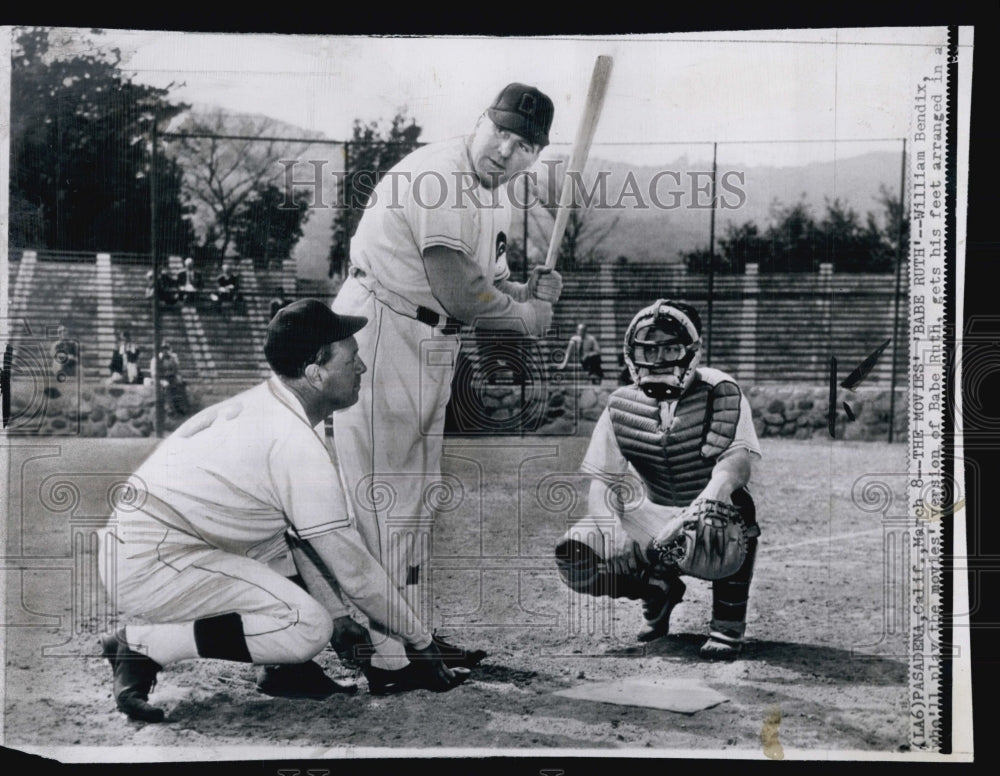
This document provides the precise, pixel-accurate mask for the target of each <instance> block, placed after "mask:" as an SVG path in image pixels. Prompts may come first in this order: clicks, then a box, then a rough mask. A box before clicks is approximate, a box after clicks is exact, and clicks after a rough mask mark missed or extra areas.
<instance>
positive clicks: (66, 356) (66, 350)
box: [51, 326, 79, 382]
mask: <svg viewBox="0 0 1000 776" xmlns="http://www.w3.org/2000/svg"><path fill="white" fill-rule="evenodd" d="M56 337H57V338H58V339H56V341H55V342H53V343H52V348H51V352H52V371H53V373H54V374H55V376H56V379H57V380H58V381H59V382H62V381H63V380H65V379H67V378H70V377H75V376H76V366H77V361H78V359H79V352H78V350H77V344H76V341H75V340H71V339H69V336H68V332H67V330H66V327H65V326H60V327H59V328H58V329H57V330H56Z"/></svg>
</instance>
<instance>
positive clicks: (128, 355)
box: [108, 327, 142, 385]
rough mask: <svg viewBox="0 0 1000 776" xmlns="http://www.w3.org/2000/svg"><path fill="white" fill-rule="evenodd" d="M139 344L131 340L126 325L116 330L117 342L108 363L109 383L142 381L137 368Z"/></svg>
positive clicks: (129, 331) (140, 371) (140, 373)
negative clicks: (118, 330)
mask: <svg viewBox="0 0 1000 776" xmlns="http://www.w3.org/2000/svg"><path fill="white" fill-rule="evenodd" d="M139 350H140V348H139V346H138V345H136V344H135V343H134V342H132V332H131V330H130V329H129V328H128V327H125V328H123V329H122V330H121V331H120V332H118V344H117V345H116V346H115V350H114V352H113V353H112V354H111V361H110V362H109V363H108V371H109V372H110V373H111V374H110V376H109V377H108V382H109V383H128V384H132V385H134V384H138V383H141V382H142V370H141V369H139Z"/></svg>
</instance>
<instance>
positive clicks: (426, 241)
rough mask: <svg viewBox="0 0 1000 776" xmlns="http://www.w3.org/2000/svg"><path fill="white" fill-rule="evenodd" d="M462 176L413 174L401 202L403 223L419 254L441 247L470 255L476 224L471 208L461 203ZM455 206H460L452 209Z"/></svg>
mask: <svg viewBox="0 0 1000 776" xmlns="http://www.w3.org/2000/svg"><path fill="white" fill-rule="evenodd" d="M464 175H466V173H461V172H455V171H445V172H437V171H434V170H422V171H420V172H418V173H416V174H415V175H414V178H413V180H412V182H411V183H410V190H409V195H408V196H407V197H406V199H405V200H404V203H403V209H404V213H405V215H406V221H407V223H408V224H409V226H410V230H411V232H412V233H413V240H414V242H415V243H416V245H417V247H418V248H419V249H420V253H423V252H424V251H426V250H427V249H428V248H433V247H435V246H442V247H445V248H450V249H451V250H453V251H459V252H460V253H463V254H465V255H466V256H470V255H472V254H473V253H474V252H475V246H476V243H477V242H478V231H479V224H478V222H477V220H476V218H475V209H474V206H473V205H471V204H469V203H464V204H462V203H461V202H460V198H461V186H462V185H470V184H469V181H464V180H463V176H464ZM456 205H461V206H458V207H456Z"/></svg>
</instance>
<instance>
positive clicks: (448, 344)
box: [333, 138, 520, 668]
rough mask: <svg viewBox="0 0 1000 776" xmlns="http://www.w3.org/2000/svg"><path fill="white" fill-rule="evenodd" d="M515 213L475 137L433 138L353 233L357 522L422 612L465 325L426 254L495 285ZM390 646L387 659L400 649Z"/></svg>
mask: <svg viewBox="0 0 1000 776" xmlns="http://www.w3.org/2000/svg"><path fill="white" fill-rule="evenodd" d="M510 216H511V207H510V204H509V202H508V200H507V198H506V190H505V187H499V188H498V189H495V190H489V189H485V188H483V187H482V186H480V185H479V181H478V179H477V177H476V175H475V173H474V172H473V168H472V165H471V163H470V160H469V156H468V152H467V150H466V145H465V138H455V139H453V140H449V141H445V142H442V143H437V144H433V145H428V146H424V147H423V148H420V149H418V150H416V151H414V152H413V153H411V154H410V155H409V156H407V157H406V158H404V159H403V160H402V161H401V162H400V163H399V164H398V165H397V166H396V167H395V168H393V170H392V171H391V172H390V173H389V174H388V175H387V177H385V178H384V179H383V180H382V181H381V182H380V184H379V185H378V186H377V187H376V188H375V190H374V194H373V197H372V201H371V202H370V203H369V207H368V209H366V211H365V213H364V215H363V217H362V218H361V222H360V224H359V226H358V229H357V232H356V234H355V235H354V237H353V238H352V240H351V265H352V266H351V277H349V278H348V279H347V280H346V281H345V283H344V285H343V287H342V288H341V290H340V292H339V293H338V294H337V298H336V299H335V300H334V303H333V309H334V311H336V312H337V313H339V314H346V315H363V316H365V317H367V318H368V321H369V323H368V325H367V326H366V327H365V328H363V329H362V330H361V331H360V332H358V333H357V335H356V339H357V342H358V348H359V353H360V356H361V358H362V359H363V360H364V362H365V363H366V364H367V365H368V371H367V372H366V373H365V374H364V375H363V376H362V381H363V382H362V387H361V397H360V400H359V401H358V403H357V404H355V405H354V406H352V407H350V408H347V409H344V410H341V411H339V412H335V413H334V438H335V440H336V444H337V449H338V451H339V456H340V461H341V465H342V468H343V473H344V478H345V482H346V483H347V486H348V491H349V493H350V495H351V497H352V500H353V502H354V505H355V510H356V513H357V517H358V529H359V531H360V532H361V535H362V536H364V537H365V540H366V542H367V544H368V547H369V549H370V550H371V551H372V553H373V554H375V555H376V557H379V558H380V559H381V560H382V562H383V564H384V565H385V566H386V568H387V569H388V571H389V573H390V575H391V576H392V577H393V579H395V580H396V581H397V583H398V584H399V585H400V588H401V589H404V588H405V589H407V591H408V592H407V595H408V596H409V597H410V600H411V603H412V604H413V605H414V608H415V609H416V610H417V611H418V613H421V614H425V613H426V612H427V611H428V610H429V602H428V600H426V598H427V596H428V592H427V588H426V586H425V585H424V584H423V583H425V582H426V581H427V579H426V577H427V568H426V563H427V561H428V559H429V555H430V546H429V542H430V526H431V520H432V515H431V513H430V509H429V507H428V505H427V504H426V503H425V502H424V496H423V494H424V492H425V489H426V487H427V485H428V484H429V483H432V482H434V481H435V480H437V479H438V478H439V475H440V461H441V445H442V435H443V431H444V419H445V408H446V406H447V404H448V400H449V398H450V396H451V381H452V375H453V372H454V365H455V361H456V358H457V356H458V351H459V338H458V335H457V333H452V332H449V333H444V332H443V331H442V326H441V324H445V323H446V320H447V311H446V310H445V309H444V308H443V307H442V305H441V303H440V302H439V301H438V299H437V297H436V296H435V294H434V291H433V289H432V288H431V286H430V283H429V281H428V276H427V272H426V270H425V267H424V258H423V254H424V252H425V251H426V250H427V249H428V248H432V247H436V246H442V247H445V248H449V249H451V250H454V251H456V252H458V253H459V254H461V256H462V258H461V260H462V261H467V262H472V263H473V264H474V265H475V269H476V270H477V271H478V272H479V273H480V274H481V275H482V276H483V277H485V278H486V279H488V280H489V281H490V284H491V285H492V283H495V282H498V281H502V280H506V279H507V278H508V277H509V275H510V270H509V269H508V267H507V260H506V255H505V253H506V247H507V233H508V231H509V228H510V226H509V225H510ZM466 269H468V268H466ZM457 282H462V281H460V280H459V276H458V274H457V273H456V283H457ZM519 301H520V300H519ZM428 313H430V315H428ZM418 316H420V318H423V320H419V319H418ZM434 317H439V325H437V326H434V325H431V324H432V323H433V318H434ZM465 323H467V324H468V323H472V322H471V321H465ZM418 569H419V570H418ZM407 581H409V585H407ZM425 621H428V622H429V619H425ZM381 654H383V655H384V656H385V657H386V658H388V657H389V656H390V655H391V654H392V652H391V647H390V646H387V647H386V650H385V651H384V652H382V653H381ZM395 654H397V655H398V654H399V653H398V650H397V651H396V653H395ZM401 664H405V661H403V660H399V661H396V662H392V663H388V662H387V663H386V664H385V665H386V666H388V667H392V668H397V667H400V665H401Z"/></svg>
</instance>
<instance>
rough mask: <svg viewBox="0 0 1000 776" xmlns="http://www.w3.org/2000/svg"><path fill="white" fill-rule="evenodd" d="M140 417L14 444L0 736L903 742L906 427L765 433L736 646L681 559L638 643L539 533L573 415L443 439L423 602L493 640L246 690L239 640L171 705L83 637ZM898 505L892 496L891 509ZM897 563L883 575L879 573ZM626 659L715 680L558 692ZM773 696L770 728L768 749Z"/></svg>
mask: <svg viewBox="0 0 1000 776" xmlns="http://www.w3.org/2000/svg"><path fill="white" fill-rule="evenodd" d="M150 445H151V443H150V441H149V440H103V439H102V440H60V441H55V440H53V441H52V442H49V441H46V440H38V441H37V442H34V441H33V442H31V443H29V444H28V445H25V446H20V447H18V448H17V449H16V450H15V452H14V454H13V460H12V464H13V465H12V467H11V470H10V471H11V481H10V482H9V483H8V485H9V487H8V492H9V493H10V495H11V498H10V500H9V509H8V523H7V555H8V562H7V569H8V572H7V576H6V581H7V591H6V592H7V596H6V611H5V617H6V619H5V624H6V625H7V626H8V627H7V628H6V629H5V633H6V639H7V644H6V664H5V687H4V690H5V698H4V700H5V720H4V724H5V730H4V743H5V745H6V746H8V747H11V748H16V749H22V750H28V751H33V752H40V753H45V754H47V755H49V756H54V757H57V758H58V759H63V760H73V761H80V760H84V761H102V760H132V759H139V760H173V759H206V757H205V755H206V753H208V752H211V753H212V759H219V758H221V759H226V758H228V759H260V758H271V757H295V756H303V753H304V752H305V753H307V754H306V755H305V756H310V757H316V756H320V757H322V756H326V757H345V756H372V755H373V754H374V755H390V756H394V755H395V756H401V755H403V754H406V753H412V752H414V751H415V750H419V751H417V752H416V753H419V754H444V753H449V752H454V751H456V750H461V752H462V753H466V754H467V753H472V752H474V753H477V754H483V753H505V754H537V753H540V752H545V751H551V750H559V751H561V752H564V753H568V754H585V753H591V754H593V753H595V752H596V753H599V754H608V755H614V754H618V755H621V754H626V753H630V752H634V753H636V754H640V755H658V756H665V755H676V756H712V755H720V754H722V755H724V756H744V757H754V758H762V757H765V756H770V757H776V756H777V753H780V754H782V756H784V757H785V758H789V759H791V758H818V759H823V758H829V757H833V758H838V757H845V758H846V757H848V756H849V753H850V752H856V751H857V752H869V753H871V752H885V753H900V752H905V751H906V749H907V724H906V723H907V713H908V707H907V705H906V698H907V663H906V654H905V643H906V642H905V637H904V636H905V622H903V621H901V619H900V618H901V616H902V615H901V609H900V607H899V606H898V603H899V602H898V600H897V597H898V596H897V592H898V591H897V590H896V589H897V587H898V586H897V585H896V584H895V580H894V577H893V573H894V570H895V569H896V568H897V567H898V558H896V557H895V556H894V555H892V554H891V553H889V554H887V552H886V550H885V547H886V546H887V540H886V537H885V526H884V524H883V519H884V517H886V516H888V517H892V516H893V514H899V513H900V512H902V513H904V514H905V498H904V497H905V492H904V488H905V482H906V478H905V471H906V459H905V455H906V449H905V447H904V446H902V445H887V444H883V443H863V442H843V441H826V440H823V441H817V440H812V441H777V440H771V439H764V440H762V448H763V451H764V458H763V460H762V461H761V462H760V463H759V466H758V468H757V470H756V471H755V475H754V480H753V483H752V486H751V487H752V491H753V494H754V497H755V499H756V502H757V508H758V519H759V521H760V524H761V527H762V531H763V533H762V536H761V540H760V542H761V543H760V551H759V554H758V562H757V571H756V575H755V577H754V581H753V585H752V588H751V600H750V615H749V625H748V631H747V637H748V643H747V645H746V649H745V650H744V653H743V655H742V656H741V658H740V659H738V660H736V661H734V662H732V663H725V664H716V663H706V662H703V661H701V660H700V659H699V658H698V655H697V650H698V647H699V645H700V644H701V642H702V641H703V639H704V635H705V632H706V627H707V624H708V619H709V617H710V600H711V599H710V589H709V584H708V583H706V582H701V581H699V580H690V581H689V584H688V593H687V596H686V598H685V600H684V602H683V603H682V604H681V605H680V606H679V607H678V608H677V609H676V610H675V613H674V616H673V620H672V629H671V630H672V632H671V634H670V636H668V637H666V638H664V639H661V640H659V641H656V642H653V643H651V644H648V645H640V644H639V643H638V642H636V641H635V639H634V635H635V633H636V631H637V630H638V628H639V626H640V621H641V614H640V610H639V604H638V603H637V602H633V601H628V600H619V601H611V600H610V599H606V598H601V599H593V598H589V597H581V596H576V595H571V594H570V593H569V591H568V590H567V588H565V587H564V586H563V585H562V583H561V582H560V580H559V577H558V575H557V573H556V570H555V566H554V562H553V559H552V548H553V545H554V544H555V542H556V540H557V539H558V537H559V536H560V535H561V534H562V532H563V531H564V530H565V529H566V528H567V527H568V526H569V525H570V524H571V523H572V522H573V521H574V520H576V519H578V518H579V517H580V516H582V515H583V514H584V512H585V505H586V501H585V493H586V481H585V480H584V479H583V478H581V477H580V476H579V475H578V474H576V471H577V467H578V465H579V462H580V460H581V458H582V456H583V453H584V450H585V446H586V439H583V438H574V437H566V438H560V437H525V438H517V437H491V438H463V439H450V440H448V441H447V442H446V445H445V452H446V455H445V459H444V462H443V469H444V472H443V473H444V477H443V480H442V481H443V485H442V487H441V488H440V489H438V491H437V492H436V494H435V499H436V501H435V503H436V504H437V505H438V506H439V507H440V509H441V510H442V511H441V515H440V517H439V518H438V522H437V524H436V527H435V534H434V544H433V555H434V567H433V568H434V571H433V575H432V578H431V582H432V588H433V591H434V596H435V610H434V616H435V622H434V625H435V626H436V627H437V628H438V629H439V630H440V631H442V632H443V633H444V634H445V635H447V636H449V637H451V638H453V639H454V640H455V641H458V642H460V643H463V644H467V645H469V646H481V647H483V648H485V649H486V650H488V651H489V653H490V654H489V657H488V658H487V659H486V660H485V662H484V663H483V664H482V666H480V668H478V669H477V670H476V671H475V672H474V673H473V676H472V678H471V679H470V680H469V681H468V682H467V683H466V684H465V685H463V686H462V687H460V688H458V689H457V690H454V691H452V692H450V693H447V694H443V695H436V694H433V693H429V692H426V691H418V692H412V693H408V694H405V695H402V696H396V697H389V698H376V697H372V696H370V695H368V694H367V692H366V691H365V688H364V680H363V679H362V678H360V677H359V676H356V675H355V674H354V673H353V672H352V671H350V670H348V669H346V668H344V667H343V666H341V665H340V664H339V662H338V660H337V658H336V656H335V655H334V653H333V652H332V651H325V652H323V653H321V654H320V655H319V656H318V658H317V660H319V661H320V662H321V663H322V664H323V665H324V666H325V667H326V668H327V669H328V671H329V672H330V673H331V674H332V675H333V676H335V677H338V678H341V679H344V680H352V681H357V682H358V683H359V685H360V686H361V691H360V692H359V693H358V694H357V695H355V696H352V697H335V698H331V699H329V700H327V701H322V702H318V701H298V702H295V701H289V700H278V699H273V698H268V697H266V696H262V695H259V694H258V693H257V692H256V691H255V688H254V684H253V670H252V668H251V667H249V666H246V665H241V664H232V663H224V662H217V661H208V660H204V661H188V662H184V663H180V664H175V665H172V666H169V667H168V668H167V669H166V670H164V671H163V672H162V673H161V675H160V680H159V684H158V686H157V687H156V689H155V692H154V695H153V698H154V700H155V701H156V702H157V703H158V704H159V705H162V706H163V707H164V708H165V709H166V710H167V714H168V717H167V719H168V724H162V725H145V726H144V725H141V724H135V723H131V722H129V721H128V720H126V719H125V718H124V717H123V716H122V715H120V714H119V713H118V712H117V711H116V710H115V708H114V701H113V699H112V694H111V681H110V680H111V673H110V669H109V668H108V666H107V664H106V663H104V662H103V661H102V660H100V659H99V657H98V655H97V651H96V636H97V633H98V631H100V630H102V629H103V628H104V627H106V626H108V625H109V624H110V622H111V621H110V619H109V616H108V615H109V613H107V612H105V611H104V610H103V608H102V606H101V604H100V600H101V597H102V591H101V589H100V586H99V584H98V583H97V582H96V581H95V579H94V576H93V571H92V570H93V562H92V561H93V558H92V554H91V547H90V545H89V539H88V538H87V537H89V536H90V534H91V532H92V531H93V528H94V527H96V526H97V525H100V523H101V521H102V520H103V519H105V516H106V514H107V503H108V493H109V491H113V490H114V488H115V482H116V481H118V480H120V479H121V478H122V477H123V476H125V475H127V474H128V473H129V472H130V471H131V470H132V469H133V468H134V467H135V466H136V465H137V464H138V462H139V461H140V460H141V459H142V458H143V457H144V456H145V454H146V453H147V452H148V451H149V449H150ZM894 510H895V512H894ZM887 580H888V583H889V584H887ZM626 677H646V678H672V679H687V680H691V681H695V682H699V683H701V684H703V685H705V686H707V687H710V688H712V689H714V690H716V691H718V692H720V693H722V694H723V695H724V696H725V697H726V699H727V700H726V702H724V703H721V704H720V705H718V706H716V707H714V708H711V709H708V710H705V711H701V712H699V713H697V714H693V715H685V714H679V713H675V712H670V711H665V710H660V709H653V708H645V707H638V706H622V705H611V704H604V703H594V702H587V701H582V700H577V699H572V698H567V697H563V696H559V695H555V694H554V693H555V692H556V691H558V690H562V689H566V688H570V687H575V686H579V685H585V684H587V683H591V682H596V681H604V680H611V679H621V678H626ZM765 720H770V722H768V723H767V724H768V725H769V726H770V728H769V729H770V730H771V731H772V732H773V734H774V735H775V736H776V737H777V738H776V740H777V741H778V742H779V743H780V746H779V747H778V748H777V749H775V748H774V746H771V747H770V749H769V752H768V754H767V755H765V753H764V751H763V747H762V739H761V734H762V730H763V729H764V725H765Z"/></svg>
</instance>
